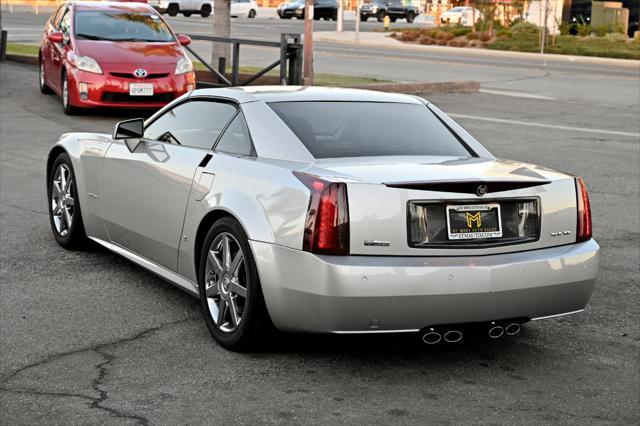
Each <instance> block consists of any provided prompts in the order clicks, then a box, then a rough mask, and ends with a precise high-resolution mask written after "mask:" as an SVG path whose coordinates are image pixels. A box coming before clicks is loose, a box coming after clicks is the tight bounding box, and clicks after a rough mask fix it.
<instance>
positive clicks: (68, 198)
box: [51, 164, 75, 236]
mask: <svg viewBox="0 0 640 426" xmlns="http://www.w3.org/2000/svg"><path fill="white" fill-rule="evenodd" d="M73 185H74V183H73V178H72V177H71V170H69V167H68V166H67V165H66V164H60V165H59V166H58V168H57V169H56V172H55V173H54V175H53V179H52V181H51V214H52V216H53V223H54V225H55V227H56V231H57V232H58V234H60V235H61V236H65V235H67V234H68V233H69V230H70V229H71V224H72V223H73V214H74V210H75V199H74V197H73V193H74V188H73Z"/></svg>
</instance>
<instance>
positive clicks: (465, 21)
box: [440, 7, 484, 27]
mask: <svg viewBox="0 0 640 426" xmlns="http://www.w3.org/2000/svg"><path fill="white" fill-rule="evenodd" d="M483 18H484V15H483V14H482V12H480V11H479V10H478V9H474V8H472V7H454V8H453V9H450V10H447V11H446V12H444V13H443V14H442V15H440V22H442V23H443V24H462V25H464V26H465V27H469V26H471V25H473V24H474V23H476V22H478V21H479V20H480V19H483Z"/></svg>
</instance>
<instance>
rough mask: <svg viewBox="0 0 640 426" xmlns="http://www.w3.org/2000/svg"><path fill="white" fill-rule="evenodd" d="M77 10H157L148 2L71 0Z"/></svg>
mask: <svg viewBox="0 0 640 426" xmlns="http://www.w3.org/2000/svg"><path fill="white" fill-rule="evenodd" d="M67 4H72V5H73V7H74V8H75V9H76V10H113V11H123V12H124V11H126V12H149V11H155V9H154V8H152V7H151V6H149V5H148V4H147V3H141V2H124V1H70V2H67Z"/></svg>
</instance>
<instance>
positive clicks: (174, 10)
mask: <svg viewBox="0 0 640 426" xmlns="http://www.w3.org/2000/svg"><path fill="white" fill-rule="evenodd" d="M178 12H180V6H178V5H177V4H176V3H171V4H170V5H169V7H167V15H169V16H177V15H178Z"/></svg>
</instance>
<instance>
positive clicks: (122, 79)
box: [39, 2, 195, 114]
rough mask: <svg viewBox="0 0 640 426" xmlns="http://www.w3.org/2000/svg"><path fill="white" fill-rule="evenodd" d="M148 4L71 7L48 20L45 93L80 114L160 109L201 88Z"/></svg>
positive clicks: (182, 42)
mask: <svg viewBox="0 0 640 426" xmlns="http://www.w3.org/2000/svg"><path fill="white" fill-rule="evenodd" d="M190 42H191V39H190V38H189V37H188V36H185V35H178V36H176V35H175V34H174V33H173V31H172V30H171V29H170V28H169V26H168V25H167V23H166V22H165V21H164V20H163V19H162V17H161V16H160V15H159V14H158V13H157V12H156V11H155V10H154V9H153V8H152V7H151V6H148V5H147V4H143V3H122V2H70V3H65V4H63V5H62V6H60V8H59V9H58V10H57V11H56V12H55V13H54V14H53V16H51V18H49V20H48V21H47V24H46V27H45V30H44V35H43V37H42V43H41V46H40V61H39V62H40V73H39V82H40V91H41V92H42V93H52V92H55V93H57V94H58V95H59V96H60V97H62V106H63V108H64V112H65V113H67V114H73V113H74V112H77V111H78V109H81V108H96V107H120V108H158V107H161V106H163V105H165V104H166V103H168V102H170V101H171V100H173V99H174V98H176V97H178V96H180V95H182V94H184V93H186V92H189V91H191V90H193V89H194V87H195V75H194V73H193V64H192V62H191V60H190V59H189V58H188V57H187V55H186V53H185V51H184V49H183V48H182V46H186V45H187V44H189V43H190Z"/></svg>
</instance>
